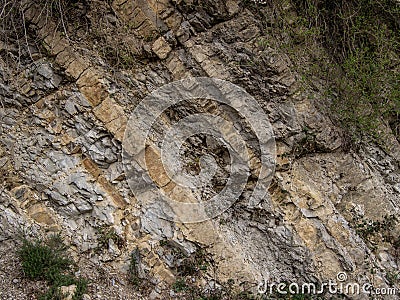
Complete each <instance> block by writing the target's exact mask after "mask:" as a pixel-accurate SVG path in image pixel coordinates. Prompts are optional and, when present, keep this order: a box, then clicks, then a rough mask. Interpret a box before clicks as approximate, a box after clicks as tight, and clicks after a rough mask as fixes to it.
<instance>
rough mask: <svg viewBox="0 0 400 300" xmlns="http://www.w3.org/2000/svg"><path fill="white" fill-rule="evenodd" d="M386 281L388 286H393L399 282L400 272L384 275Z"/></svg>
mask: <svg viewBox="0 0 400 300" xmlns="http://www.w3.org/2000/svg"><path fill="white" fill-rule="evenodd" d="M386 279H387V281H388V282H389V285H390V286H394V285H396V284H397V283H399V281H400V272H399V271H397V272H396V271H390V272H387V273H386Z"/></svg>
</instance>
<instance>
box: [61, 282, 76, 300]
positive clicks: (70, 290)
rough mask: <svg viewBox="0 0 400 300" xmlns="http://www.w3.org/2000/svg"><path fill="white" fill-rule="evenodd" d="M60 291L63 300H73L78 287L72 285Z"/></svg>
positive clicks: (63, 287)
mask: <svg viewBox="0 0 400 300" xmlns="http://www.w3.org/2000/svg"><path fill="white" fill-rule="evenodd" d="M60 291H61V293H62V295H63V296H62V297H63V298H62V300H72V298H73V297H74V295H75V293H76V285H75V284H72V285H69V286H62V287H60Z"/></svg>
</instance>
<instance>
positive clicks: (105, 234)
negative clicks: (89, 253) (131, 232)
mask: <svg viewBox="0 0 400 300" xmlns="http://www.w3.org/2000/svg"><path fill="white" fill-rule="evenodd" d="M97 234H98V237H97V244H98V245H97V250H98V251H100V250H102V249H108V244H109V240H112V241H113V242H114V243H115V244H116V245H117V246H118V248H119V249H121V248H123V247H124V246H125V241H124V239H123V238H121V237H120V236H119V235H118V234H117V233H116V232H115V229H114V228H109V227H105V226H102V227H99V228H98V229H97Z"/></svg>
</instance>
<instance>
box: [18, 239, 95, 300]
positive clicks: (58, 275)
mask: <svg viewBox="0 0 400 300" xmlns="http://www.w3.org/2000/svg"><path fill="white" fill-rule="evenodd" d="M67 249H68V248H67V246H66V245H65V244H64V243H63V241H62V239H61V236H60V235H52V236H50V237H49V238H48V239H47V240H44V241H43V240H40V239H37V240H33V241H32V240H28V239H26V238H23V239H22V246H21V248H20V249H19V251H18V255H19V258H20V261H21V264H22V269H23V272H24V274H25V276H26V277H28V278H29V279H32V280H45V281H46V282H47V283H48V284H49V285H50V288H49V289H48V290H47V292H46V293H45V294H43V295H41V296H40V297H39V299H41V300H50V299H62V296H63V295H62V294H61V291H60V287H61V286H69V285H73V284H74V285H76V287H77V289H76V292H75V295H74V297H73V299H74V300H78V299H81V298H82V295H83V294H84V293H85V291H86V286H87V281H86V280H85V279H83V278H75V277H74V276H73V275H72V265H73V263H74V262H73V260H72V259H70V258H69V257H68V255H67V253H66V251H67Z"/></svg>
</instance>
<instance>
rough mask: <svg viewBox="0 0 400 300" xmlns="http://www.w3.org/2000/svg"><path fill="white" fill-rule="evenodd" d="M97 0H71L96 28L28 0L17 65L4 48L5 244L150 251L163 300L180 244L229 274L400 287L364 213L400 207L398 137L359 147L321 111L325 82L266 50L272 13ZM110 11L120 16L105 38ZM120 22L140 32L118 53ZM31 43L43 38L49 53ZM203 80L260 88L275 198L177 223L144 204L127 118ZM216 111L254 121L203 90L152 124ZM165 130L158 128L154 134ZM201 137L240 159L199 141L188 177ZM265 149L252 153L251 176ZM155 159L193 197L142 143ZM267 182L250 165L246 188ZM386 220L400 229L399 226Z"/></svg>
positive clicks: (388, 252) (166, 185)
mask: <svg viewBox="0 0 400 300" xmlns="http://www.w3.org/2000/svg"><path fill="white" fill-rule="evenodd" d="M87 2H88V3H86V2H85V3H84V4H82V5H83V7H81V6H79V5H77V7H76V8H74V9H75V10H76V11H75V13H77V14H79V13H83V14H85V15H84V17H82V20H85V22H86V23H87V26H89V28H88V31H87V32H91V33H90V34H91V35H89V36H88V37H86V36H85V34H86V33H85V32H83V33H82V30H81V27H79V26H78V25H76V24H74V23H73V22H70V23H69V24H68V25H67V28H65V29H62V28H60V27H59V26H57V22H56V20H53V19H52V18H45V17H43V14H42V10H41V9H40V6H39V5H38V4H37V3H34V2H33V1H25V2H22V7H24V8H23V10H24V16H25V20H26V26H28V27H29V32H30V34H31V35H32V36H28V39H29V41H28V43H29V49H30V52H25V53H22V54H21V53H20V54H19V55H21V57H20V59H19V60H18V59H17V58H16V55H17V54H18V53H17V52H16V50H15V49H14V48H15V45H16V44H17V41H12V40H7V41H5V42H4V43H2V44H1V45H0V46H1V48H0V54H1V55H0V120H1V121H0V173H1V174H2V178H3V180H2V182H1V185H0V193H1V196H0V209H1V214H0V228H1V231H0V241H1V240H6V239H10V238H12V237H13V236H14V235H15V232H16V230H17V229H18V228H29V229H30V231H32V232H39V233H40V232H42V233H43V232H45V231H50V232H61V233H62V235H63V236H64V237H65V238H66V239H67V240H68V241H69V242H70V244H71V245H72V246H73V249H74V253H75V254H74V256H75V257H76V259H77V260H78V261H79V260H82V263H84V261H85V259H89V260H90V261H91V262H94V263H95V264H104V265H107V266H110V267H112V268H114V269H115V270H123V271H126V269H127V266H128V260H129V257H130V254H131V253H132V251H134V250H135V249H138V251H139V253H140V254H141V259H140V268H141V270H140V271H141V273H142V275H141V276H142V277H148V278H151V282H152V284H154V286H155V289H154V292H153V293H152V297H161V295H162V293H163V291H164V290H165V289H168V288H169V285H170V284H173V283H174V282H175V281H176V279H177V276H178V273H177V271H176V269H177V268H179V264H177V262H176V259H175V258H174V255H173V254H171V253H170V251H171V249H175V250H176V249H178V250H179V251H181V252H182V253H184V254H185V255H188V256H189V255H194V253H196V252H198V251H199V249H200V248H201V249H205V252H206V253H207V255H210V256H211V257H212V260H213V264H214V266H215V273H216V275H215V276H216V277H217V281H218V283H220V284H222V283H226V282H227V281H228V280H229V279H233V280H234V282H235V283H236V284H237V285H238V286H239V285H240V284H241V283H243V282H247V283H253V284H254V285H257V284H258V283H260V282H262V280H264V279H267V280H269V282H275V283H279V282H283V281H286V282H299V283H301V282H316V283H317V282H326V281H328V280H330V279H331V280H335V279H336V276H337V274H338V273H340V272H346V274H347V276H348V278H349V282H358V283H360V284H364V283H370V284H372V285H374V286H375V287H382V288H387V287H388V285H389V284H391V283H390V282H388V279H387V278H388V276H387V274H389V273H390V272H393V270H397V269H398V268H399V265H398V263H399V261H398V258H399V249H398V248H397V249H395V248H393V247H392V246H391V245H390V244H389V243H387V242H386V241H383V242H382V240H379V241H374V243H375V246H374V248H371V244H369V243H367V242H366V240H365V239H363V237H365V236H363V235H362V234H360V232H359V231H356V230H355V229H354V225H356V224H355V223H354V222H355V221H354V220H360V219H365V220H382V219H384V218H386V217H387V216H388V215H398V214H399V209H400V174H399V161H400V160H399V158H400V156H399V149H400V147H399V144H398V143H397V141H396V140H395V139H393V143H395V144H394V146H393V147H392V150H390V151H383V150H382V149H380V148H378V147H376V146H373V145H370V146H368V147H364V148H363V149H361V150H359V151H357V152H355V151H347V150H346V148H347V147H346V145H345V141H344V138H343V134H342V131H341V129H340V128H339V127H337V126H336V125H335V124H334V123H333V122H332V121H331V119H330V117H329V115H328V114H327V113H325V112H324V110H323V109H322V106H321V103H322V102H324V101H325V100H326V99H324V98H323V96H322V93H317V95H316V97H314V98H313V99H312V98H310V97H308V96H307V95H308V94H307V93H314V92H313V91H306V92H304V90H303V89H302V88H301V87H300V84H299V81H300V79H299V76H298V75H297V74H296V73H295V72H294V71H293V70H291V62H290V60H289V59H288V58H287V57H286V55H285V53H284V52H282V51H280V50H279V49H272V48H270V47H266V48H264V47H263V49H261V47H260V45H259V43H258V41H259V40H260V38H265V35H264V33H263V30H262V29H263V25H262V21H261V20H260V19H259V17H258V16H257V15H256V14H255V12H254V10H251V9H248V8H247V7H246V5H244V3H243V2H241V1H239V0H230V1H204V2H205V3H206V4H204V5H202V6H201V7H198V6H196V5H195V3H197V1H189V0H182V1H175V0H171V1H169V0H162V1H153V0H140V1H119V0H115V1H113V2H112V5H111V6H110V7H108V8H107V9H108V10H109V11H107V12H104V11H103V10H100V9H97V7H98V6H99V5H100V4H99V3H97V1H95V0H93V1H87ZM82 11H83V12H82ZM106 13H108V14H106ZM99 14H104V15H105V16H108V17H107V18H104V22H107V26H108V27H107V28H106V29H105V30H104V31H105V33H103V35H102V33H101V32H100V30H98V29H99V28H100V26H101V25H100V22H99V18H100V17H103V16H104V15H102V16H100V17H99ZM65 21H66V22H68V19H67V20H65ZM69 21H70V20H69ZM74 26H77V27H74ZM124 30H128V31H129V34H128V35H126V36H125V35H121V36H122V37H123V38H124V40H123V41H122V44H123V45H120V44H119V45H120V47H121V48H120V49H119V48H118V49H117V50H116V52H112V53H114V54H116V55H117V60H118V61H117V62H116V61H115V60H112V59H110V53H111V52H110V51H111V50H110V49H109V48H108V46H109V45H112V46H113V43H114V42H115V41H114V40H113V38H115V36H116V33H119V32H124ZM97 31H99V32H97ZM66 33H69V34H66ZM88 34H89V33H88ZM34 40H40V41H42V44H41V46H40V48H37V47H38V46H37V43H36V44H34V43H33V41H34ZM116 47H117V46H116ZM13 49H14V50H13ZM21 58H22V59H21ZM113 63H114V65H113ZM121 65H123V67H121ZM197 76H206V77H212V78H217V79H223V80H227V81H230V82H232V83H234V84H237V85H238V86H240V87H242V88H243V89H245V90H246V91H247V92H248V93H249V94H251V95H252V96H253V97H254V98H255V99H256V101H257V102H258V104H259V105H260V107H262V109H263V110H264V112H265V113H266V115H267V116H268V118H269V121H270V123H271V125H272V127H273V131H274V135H275V141H276V172H275V174H274V178H273V180H272V183H271V185H270V187H269V194H270V196H269V197H266V198H265V199H263V201H261V202H259V203H257V205H250V204H249V203H248V202H246V201H245V200H246V194H245V193H246V190H245V192H244V194H243V195H242V196H241V197H240V198H239V199H238V200H237V201H235V203H234V204H233V205H232V206H231V207H230V208H229V209H228V210H226V211H225V212H224V213H222V214H221V215H220V216H218V217H216V218H214V219H211V220H207V221H204V222H202V223H194V224H181V223H174V222H170V221H168V220H164V219H162V218H160V217H158V216H157V215H154V214H152V213H149V212H148V211H145V210H144V209H143V208H142V203H140V202H138V201H137V199H136V198H135V197H134V196H133V193H132V191H131V190H130V188H129V186H128V183H127V180H126V176H127V175H129V174H126V172H125V170H124V166H123V162H122V152H123V149H122V141H123V138H124V133H125V129H126V126H127V123H128V119H129V116H130V114H131V113H132V111H133V110H134V109H135V107H136V106H137V105H138V103H139V102H140V101H141V100H142V99H143V98H144V97H145V96H146V95H148V94H149V93H151V92H153V91H154V90H156V89H157V88H160V87H161V86H163V85H165V84H167V83H170V82H173V81H174V80H179V79H182V78H187V77H197ZM204 107H206V109H205V108H204ZM205 111H208V112H211V113H215V112H218V115H221V116H224V118H226V119H227V120H228V121H231V122H232V123H233V124H235V126H245V124H244V123H243V124H241V123H240V122H239V121H238V120H240V111H239V113H237V112H232V111H231V110H230V108H229V107H224V106H223V105H220V104H218V103H213V102H210V101H209V102H207V101H205V102H204V103H202V102H201V101H200V100H199V101H197V102H195V103H182V104H181V105H180V106H177V107H173V108H171V109H170V110H168V111H166V112H165V114H164V115H163V116H162V117H161V118H164V119H162V120H161V121H160V120H159V121H158V123H157V124H156V125H160V124H164V125H165V124H167V125H168V124H171V123H173V122H176V121H177V120H179V119H181V118H183V117H185V116H188V115H190V114H193V113H196V112H205ZM240 132H241V133H242V134H243V135H246V130H242V131H240ZM162 134H163V132H162V131H160V130H159V128H158V127H157V126H154V132H152V137H153V139H152V141H153V142H154V143H155V142H156V141H160V137H162ZM252 138H253V137H252V136H251V135H249V136H248V137H246V139H245V140H246V143H248V145H250V146H249V149H252V147H251V145H253V144H254V143H256V142H254V140H253V139H252ZM203 140H204V141H203ZM252 143H253V144H252ZM202 145H205V146H204V147H205V148H206V149H208V150H210V149H211V150H212V149H214V150H213V151H214V153H216V154H215V155H214V154H213V155H214V156H215V158H216V159H217V160H220V161H218V162H219V163H220V164H221V165H223V164H225V165H226V164H229V159H227V158H226V157H225V158H224V155H225V154H226V153H225V152H224V151H223V149H222V150H221V149H219V148H218V145H216V142H215V141H214V142H213V141H212V140H207V139H206V138H204V139H202V137H193V139H192V140H189V141H188V142H187V145H186V146H187V147H186V152H185V153H186V154H185V155H186V159H187V161H186V163H187V165H186V166H187V167H188V168H189V170H188V172H189V173H190V172H194V174H196V173H198V170H197V168H198V167H199V162H198V161H197V163H196V158H195V157H196V155H195V154H196V151H200V150H198V149H200V148H201V147H203V146H202ZM213 145H214V146H213ZM215 145H216V146H215ZM213 147H214V148H213ZM256 148H257V147H254V149H256ZM200 152H201V151H200ZM200 152H199V153H200ZM224 153H225V154H224ZM257 154H258V153H257V151H256V150H254V153H252V155H251V156H252V157H255V159H254V160H251V161H250V165H251V166H250V169H251V170H253V171H254V170H257V164H259V158H257ZM228 158H229V157H228ZM146 159H147V164H148V167H149V172H150V173H151V174H150V177H151V178H152V180H153V181H154V182H155V183H156V184H157V185H158V186H159V187H162V189H163V190H164V191H165V192H166V193H168V194H169V195H172V197H173V198H175V199H187V198H188V197H189V196H188V193H189V192H190V191H188V190H185V189H183V188H180V187H179V186H176V185H173V186H172V185H171V181H173V180H171V178H168V175H167V174H165V172H164V171H163V166H162V160H161V159H160V154H159V153H157V151H155V150H152V148H151V147H148V148H146ZM196 170H197V171H196ZM224 170H225V169H224V168H223V166H222V167H221V169H220V170H219V173H218V174H219V176H220V177H221V178H222V177H223V176H224V174H226V170H225V171H224ZM256 177H257V172H253V173H252V174H251V176H250V179H249V182H248V184H247V186H246V188H247V189H248V190H251V185H252V184H253V183H254V182H255V181H256ZM221 182H222V183H221ZM221 182H220V184H221V185H222V186H223V184H224V181H223V180H222V181H221ZM218 186H219V184H215V185H214V186H213V188H214V191H210V193H211V194H212V193H216V192H218V191H219V190H218ZM204 195H205V194H204ZM204 195H203V194H202V195H200V196H199V195H197V196H198V197H200V198H201V197H206V196H204ZM193 197H196V195H194V196H193ZM178 201H180V200H178ZM182 201H184V200H182ZM104 228H109V229H111V230H112V232H113V234H112V235H106V234H104V232H108V231H107V230H108V229H107V230H106V231H104ZM100 229H101V230H100ZM390 231H392V233H393V235H394V236H396V235H397V236H399V233H400V229H399V226H398V225H394V227H393V228H390ZM104 236H106V237H107V239H106V242H104ZM165 241H167V242H165ZM99 246H100V247H99ZM172 253H176V251H175V252H174V251H172ZM210 274H211V273H210ZM208 275H209V274H208ZM208 275H207V274H205V275H204V276H205V278H206V279H207V278H209V277H207V276H208ZM157 295H158V296H157ZM358 297H360V298H363V297H366V295H365V294H364V295H359V296H358ZM391 297H392V298H391V299H394V298H393V297H394V296H391Z"/></svg>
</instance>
